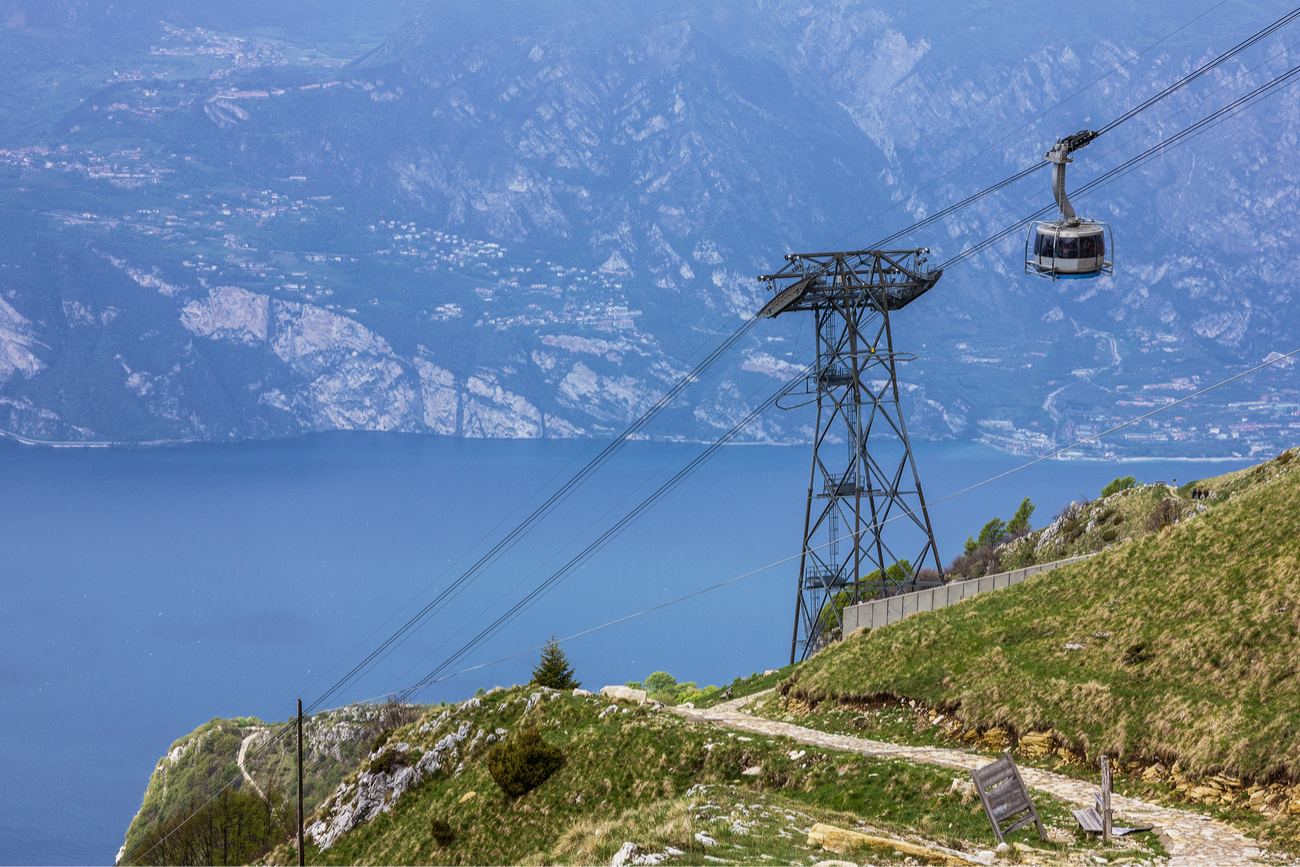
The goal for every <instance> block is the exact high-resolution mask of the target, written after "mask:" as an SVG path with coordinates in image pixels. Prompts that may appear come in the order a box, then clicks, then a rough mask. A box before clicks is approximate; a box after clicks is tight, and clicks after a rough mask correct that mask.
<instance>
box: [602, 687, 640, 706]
mask: <svg viewBox="0 0 1300 867" xmlns="http://www.w3.org/2000/svg"><path fill="white" fill-rule="evenodd" d="M600 694H601V695H602V696H604V697H605V698H608V699H615V700H620V701H634V702H636V703H637V704H645V703H646V698H647V695H646V691H645V690H644V689H633V688H632V687H630V686H602V687H601V688H600Z"/></svg>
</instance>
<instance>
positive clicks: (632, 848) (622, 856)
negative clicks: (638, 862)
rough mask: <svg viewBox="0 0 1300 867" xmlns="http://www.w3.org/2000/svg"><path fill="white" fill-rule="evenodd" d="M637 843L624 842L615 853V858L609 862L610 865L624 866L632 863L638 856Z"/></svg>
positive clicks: (612, 866)
mask: <svg viewBox="0 0 1300 867" xmlns="http://www.w3.org/2000/svg"><path fill="white" fill-rule="evenodd" d="M636 850H637V845H636V844H635V843H624V844H623V845H622V847H620V848H619V850H618V851H617V852H616V853H614V858H613V859H612V860H611V861H610V862H609V867H624V865H626V864H630V863H631V862H632V859H633V858H635V857H636Z"/></svg>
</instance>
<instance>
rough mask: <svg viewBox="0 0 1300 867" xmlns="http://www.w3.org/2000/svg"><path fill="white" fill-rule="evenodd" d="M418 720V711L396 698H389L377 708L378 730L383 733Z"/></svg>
mask: <svg viewBox="0 0 1300 867" xmlns="http://www.w3.org/2000/svg"><path fill="white" fill-rule="evenodd" d="M419 718H420V709H419V708H417V707H416V706H415V705H413V704H407V703H406V702H404V701H401V700H400V699H398V698H397V697H396V696H391V695H390V696H389V697H388V699H387V700H386V701H385V702H384V703H383V704H382V705H381V706H380V708H379V728H380V730H381V731H383V732H385V733H389V732H391V731H392V730H393V729H400V728H401V727H402V726H404V725H410V724H411V723H413V722H415V721H416V720H417V719H419Z"/></svg>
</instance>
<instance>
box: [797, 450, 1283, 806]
mask: <svg viewBox="0 0 1300 867" xmlns="http://www.w3.org/2000/svg"><path fill="white" fill-rule="evenodd" d="M1296 456H1297V453H1296V451H1294V450H1293V451H1290V452H1286V453H1284V454H1283V455H1281V456H1279V458H1278V459H1276V460H1274V461H1270V462H1268V463H1267V464H1264V465H1261V466H1260V467H1256V468H1252V469H1248V470H1243V471H1240V472H1237V473H1233V474H1229V475H1227V476H1222V477H1218V478H1216V479H1212V480H1207V481H1202V482H1194V483H1190V484H1188V485H1186V486H1184V488H1183V489H1181V490H1180V492H1179V495H1180V496H1179V502H1178V503H1177V504H1176V505H1177V506H1178V509H1177V510H1176V511H1178V512H1181V513H1182V518H1181V519H1180V520H1179V521H1178V523H1176V524H1174V525H1171V526H1167V527H1165V528H1164V529H1161V530H1159V531H1158V532H1155V533H1151V534H1149V535H1145V536H1142V537H1140V538H1136V539H1133V540H1128V541H1125V540H1122V539H1121V540H1117V541H1116V543H1115V544H1114V545H1113V547H1111V548H1110V550H1107V551H1105V552H1103V553H1101V554H1099V555H1098V556H1096V557H1094V558H1092V559H1091V560H1088V561H1086V562H1084V563H1081V564H1078V565H1075V566H1071V567H1068V568H1064V569H1060V570H1057V571H1054V572H1050V573H1045V574H1043V575H1039V576H1036V577H1034V578H1031V579H1029V580H1028V581H1026V582H1025V583H1024V584H1021V585H1019V586H1016V587H1012V588H1008V589H1006V590H1002V591H998V592H996V593H989V594H985V595H981V596H978V597H975V598H974V599H971V600H968V601H966V602H963V603H961V604H960V605H956V606H953V607H950V608H946V609H943V610H940V611H936V612H929V613H924V614H918V615H916V616H913V617H910V618H908V619H906V620H904V621H902V622H900V623H897V624H893V625H891V626H889V627H885V628H883V629H879V630H876V631H875V632H872V633H859V634H857V635H854V636H851V637H850V638H849V639H848V640H846V641H844V642H843V643H841V644H839V645H836V646H833V647H831V648H829V649H827V650H826V651H825V652H823V653H821V654H820V655H818V656H817V657H815V658H814V659H812V660H810V661H809V662H808V663H807V664H806V665H804V666H803V667H801V669H800V670H799V671H798V672H797V673H796V675H795V676H794V677H793V678H792V679H791V681H789V682H788V683H787V685H786V687H785V688H784V689H785V691H786V693H787V694H788V695H789V696H790V697H792V698H798V699H801V700H802V701H804V702H808V703H811V704H816V703H819V702H823V701H826V700H827V699H839V700H859V701H860V700H864V699H871V698H873V697H874V698H879V697H882V696H907V697H909V698H914V699H917V700H920V701H922V702H924V703H926V704H928V705H929V706H931V707H933V708H936V709H940V710H942V711H944V712H945V713H947V714H949V715H954V714H955V715H956V716H957V717H958V718H959V719H960V720H961V721H962V722H964V723H965V724H966V725H967V726H969V727H976V728H980V727H993V726H998V727H1002V728H1004V729H1006V730H1008V731H1009V732H1010V733H1011V735H1012V736H1013V737H1015V736H1016V735H1020V734H1024V733H1027V732H1030V731H1044V730H1054V731H1055V733H1056V734H1055V736H1056V738H1057V739H1058V741H1059V742H1061V744H1062V745H1063V746H1066V747H1070V748H1073V749H1076V750H1079V751H1083V752H1085V753H1086V754H1087V756H1088V757H1089V758H1095V757H1096V756H1097V755H1098V754H1099V753H1100V752H1103V751H1104V752H1107V753H1110V754H1112V755H1116V754H1117V755H1119V756H1121V757H1123V758H1124V759H1125V760H1133V761H1145V762H1154V761H1157V760H1159V761H1163V762H1164V763H1165V765H1166V766H1168V765H1172V764H1173V763H1174V762H1175V761H1177V762H1179V763H1180V766H1181V768H1182V770H1183V772H1184V773H1187V774H1188V775H1190V776H1193V777H1195V776H1200V775H1203V774H1211V773H1216V772H1222V773H1227V774H1230V775H1235V776H1238V777H1243V778H1247V779H1254V780H1259V781H1267V780H1281V779H1285V780H1290V781H1295V780H1297V779H1300V738H1297V732H1298V731H1300V690H1297V682H1296V673H1297V667H1300V646H1298V642H1297V637H1298V636H1300V460H1293V458H1294V457H1296ZM1194 488H1202V489H1205V488H1208V489H1210V490H1213V491H1214V492H1215V493H1216V497H1215V498H1214V499H1211V500H1209V501H1208V502H1202V503H1201V504H1200V505H1201V506H1202V507H1203V508H1201V509H1200V510H1199V511H1198V510H1197V508H1196V505H1197V504H1194V503H1192V502H1191V501H1190V499H1188V498H1187V495H1188V494H1189V493H1190V491H1191V490H1192V489H1194ZM1150 490H1151V489H1150V488H1142V489H1135V490H1134V491H1131V492H1127V493H1126V494H1121V495H1117V498H1112V499H1115V504H1114V506H1115V509H1114V511H1115V512H1116V513H1117V514H1118V513H1120V512H1123V511H1127V510H1125V509H1121V508H1120V506H1121V505H1122V503H1123V502H1124V498H1140V497H1151V494H1150V493H1149V492H1150ZM1158 501H1159V497H1153V498H1151V504H1150V505H1151V506H1155V505H1157V504H1158ZM1098 505H1104V504H1098ZM1100 524H1101V522H1099V521H1092V520H1086V521H1085V522H1084V524H1083V525H1082V526H1081V527H1079V528H1077V529H1081V530H1083V531H1085V532H1088V533H1097V532H1098V525H1100Z"/></svg>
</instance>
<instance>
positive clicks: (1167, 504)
mask: <svg viewBox="0 0 1300 867" xmlns="http://www.w3.org/2000/svg"><path fill="white" fill-rule="evenodd" d="M1182 515H1183V504H1182V503H1180V502H1178V500H1176V499H1175V498H1173V497H1165V498H1164V499H1163V500H1161V501H1160V502H1159V503H1156V505H1155V508H1153V509H1152V510H1151V512H1150V513H1149V514H1148V515H1147V532H1148V533H1159V532H1160V531H1161V530H1163V529H1164V528H1165V527H1168V526H1169V525H1170V524H1173V523H1174V522H1176V521H1177V520H1178V519H1179V518H1181V517H1182Z"/></svg>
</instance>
